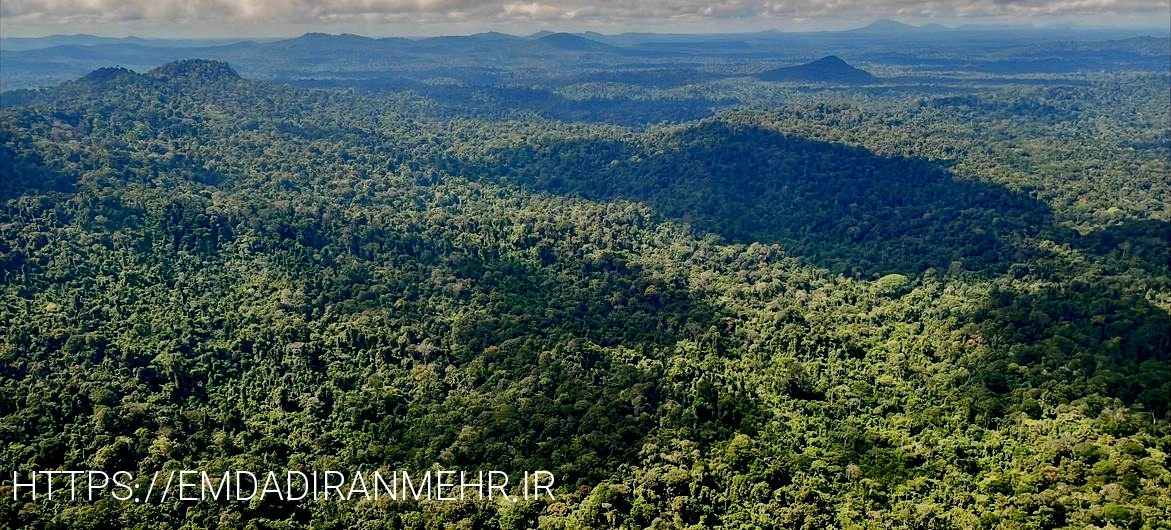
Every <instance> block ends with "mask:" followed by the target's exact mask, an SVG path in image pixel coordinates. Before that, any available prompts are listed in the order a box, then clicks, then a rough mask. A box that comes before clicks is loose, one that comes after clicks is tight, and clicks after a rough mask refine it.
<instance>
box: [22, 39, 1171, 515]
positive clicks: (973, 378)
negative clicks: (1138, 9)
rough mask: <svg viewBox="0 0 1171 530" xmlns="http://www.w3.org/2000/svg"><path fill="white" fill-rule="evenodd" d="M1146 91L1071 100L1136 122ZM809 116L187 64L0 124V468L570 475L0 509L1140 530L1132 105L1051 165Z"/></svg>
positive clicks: (891, 128) (1151, 322) (1152, 323)
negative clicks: (526, 482)
mask: <svg viewBox="0 0 1171 530" xmlns="http://www.w3.org/2000/svg"><path fill="white" fill-rule="evenodd" d="M1156 81H1157V80H1156ZM1156 81H1152V80H1151V79H1150V78H1144V77H1138V78H1125V77H1123V78H1119V79H1116V80H1112V81H1111V83H1115V82H1116V83H1117V87H1114V86H1113V85H1110V86H1106V85H1093V86H1090V87H1087V88H1083V89H1079V91H1077V92H1076V93H1075V94H1072V96H1073V100H1074V101H1081V100H1082V99H1084V100H1086V101H1096V102H1097V106H1087V107H1086V108H1087V109H1089V110H1087V111H1086V112H1093V113H1096V112H1099V111H1097V110H1093V109H1097V108H1098V107H1100V106H1105V105H1117V106H1121V107H1126V108H1144V109H1146V108H1148V106H1149V105H1148V104H1149V103H1150V100H1151V98H1153V97H1154V95H1155V92H1153V91H1151V86H1152V84H1157V83H1156ZM1114 88H1119V89H1120V90H1114ZM758 89H760V88H759V87H758ZM760 90H764V89H760ZM1164 95H1165V94H1164ZM1034 96H1036V94H1032V95H1030V94H1017V93H1013V92H1009V93H1001V92H995V93H993V94H991V95H990V96H987V97H990V98H992V99H1005V100H1014V98H1017V99H1021V98H1024V99H1027V98H1028V97H1034ZM820 97H822V96H817V97H811V98H810V99H807V100H798V101H795V102H794V103H793V105H792V106H791V107H787V108H785V109H781V110H777V109H773V110H768V111H743V112H735V113H727V114H724V115H721V116H719V117H718V118H716V119H711V120H706V121H702V122H698V123H692V124H687V125H682V126H673V127H665V128H652V129H649V130H645V131H634V130H628V129H622V128H617V127H611V126H600V125H589V126H583V125H571V124H556V123H550V122H539V121H524V122H502V123H497V122H485V121H476V120H462V119H452V120H446V119H445V120H433V119H430V118H428V117H427V116H428V114H427V113H420V112H418V109H417V108H416V107H414V106H413V105H415V104H416V103H417V102H411V101H406V100H403V99H396V98H395V97H394V96H393V95H378V96H362V95H357V94H353V93H348V92H329V91H310V90H301V89H293V88H289V87H281V86H276V85H268V84H264V83H258V82H253V81H248V80H245V79H240V78H239V77H238V76H236V75H235V72H234V71H233V70H231V69H230V68H228V67H226V66H225V65H223V64H219V63H207V62H185V63H179V64H175V65H170V66H168V67H164V68H160V69H159V70H157V71H154V72H150V73H147V74H142V75H140V74H134V73H130V72H125V71H117V70H111V71H102V72H97V73H95V74H94V75H93V76H90V77H89V78H85V79H82V80H79V81H77V82H74V83H70V84H66V85H63V86H62V87H59V88H57V89H54V90H51V91H47V92H44V93H38V94H36V95H35V96H33V97H31V100H30V101H29V102H28V103H26V104H23V105H20V106H15V107H12V108H7V109H4V110H3V111H0V171H2V172H3V173H2V174H0V182H2V186H3V187H2V188H0V199H2V200H3V202H2V203H0V232H2V233H3V237H2V238H0V387H2V390H0V460H3V461H5V462H12V467H13V468H14V469H15V470H16V471H20V472H27V471H29V470H34V469H36V470H39V469H58V468H60V469H103V470H110V471H113V470H120V469H129V470H137V471H141V472H143V473H151V472H154V471H157V470H167V469H177V468H186V469H203V470H209V471H213V470H223V469H256V470H268V469H282V468H286V467H287V468H294V469H311V468H315V469H350V470H357V469H363V470H368V469H387V470H391V469H411V470H425V469H430V468H433V467H435V466H441V467H445V468H453V469H467V470H474V469H502V470H507V471H513V472H523V471H524V470H536V469H547V470H550V471H552V472H554V473H555V474H556V477H557V488H556V494H557V498H556V499H555V500H544V499H542V500H538V501H523V502H519V503H516V504H503V503H501V504H497V503H490V502H471V501H468V502H459V503H421V504H419V503H407V502H399V503H394V502H379V503H375V502H364V501H351V502H346V503H295V502H290V503H282V502H265V503H260V502H256V503H251V504H247V503H220V504H217V503H212V502H199V503H180V502H177V501H168V502H166V503H162V504H151V503H148V504H134V503H132V502H124V503H121V502H117V501H115V500H113V499H109V498H106V499H103V500H102V501H101V502H96V503H92V504H89V503H69V502H40V501H38V502H36V503H28V504H26V503H24V502H12V501H10V500H5V501H3V503H0V520H4V521H13V522H14V523H13V524H14V525H15V526H22V527H37V528H57V527H67V526H68V527H75V526H77V525H80V524H83V522H85V521H94V522H95V523H93V524H94V525H95V526H100V525H113V526H119V527H125V528H187V527H223V528H309V527H313V528H350V527H359V526H361V527H374V528H451V527H471V528H532V527H542V528H564V529H571V528H583V529H584V528H713V527H723V528H767V527H782V528H803V527H812V528H830V527H841V528H891V527H893V528H920V527H922V528H984V527H987V528H992V527H998V526H999V527H1011V528H1017V527H1022V528H1024V527H1028V528H1088V527H1107V526H1108V525H1113V526H1115V527H1119V528H1157V527H1159V526H1160V525H1166V524H1167V523H1168V521H1169V520H1171V515H1169V514H1168V506H1167V499H1168V498H1171V471H1169V470H1168V460H1167V455H1168V454H1171V427H1169V423H1168V421H1169V420H1171V417H1169V416H1168V415H1169V414H1171V412H1169V407H1168V400H1167V396H1168V395H1171V375H1169V374H1171V369H1169V363H1171V359H1169V358H1168V355H1169V353H1168V352H1171V336H1169V334H1171V331H1169V330H1171V318H1169V316H1168V311H1169V309H1171V296H1169V295H1168V292H1169V291H1168V278H1167V264H1166V262H1160V261H1159V260H1160V259H1161V257H1162V256H1163V253H1164V252H1166V244H1165V240H1164V239H1161V238H1160V237H1159V236H1160V230H1162V229H1163V228H1164V227H1165V226H1166V223H1167V222H1168V218H1167V211H1166V210H1165V208H1162V204H1163V203H1161V202H1160V201H1161V200H1162V198H1164V197H1165V195H1163V194H1165V193H1166V189H1167V188H1166V186H1167V183H1166V182H1165V180H1162V181H1161V180H1160V178H1161V176H1162V177H1165V175H1166V172H1165V170H1166V167H1167V166H1166V161H1165V160H1162V159H1160V158H1159V156H1160V152H1159V151H1158V150H1157V149H1154V150H1148V151H1143V150H1131V151H1128V150H1126V148H1122V147H1119V146H1118V145H1117V142H1118V141H1119V138H1115V137H1112V136H1110V135H1109V134H1107V133H1108V132H1110V131H1116V130H1122V129H1124V128H1126V127H1128V126H1130V125H1133V124H1128V123H1126V122H1118V121H1110V120H1111V119H1113V118H1110V116H1109V115H1108V114H1109V113H1106V112H1102V113H1101V114H1098V115H1096V116H1095V117H1094V122H1095V123H1096V124H1097V125H1096V126H1097V127H1099V128H1100V130H1099V132H1098V133H1094V134H1089V133H1086V135H1085V136H1080V137H1077V138H1076V139H1075V140H1074V141H1076V142H1080V143H1081V144H1082V145H1083V148H1082V149H1080V150H1077V151H1073V152H1071V150H1072V149H1073V148H1071V147H1068V146H1063V145H1060V143H1059V142H1057V140H1056V139H1055V138H1057V137H1056V136H1052V135H1051V133H1050V132H1048V129H1045V128H1043V127H1041V125H1040V124H1042V123H1049V122H1050V121H1052V120H1053V119H1056V118H1054V116H1053V115H1054V114H1055V113H1056V114H1058V115H1061V113H1062V112H1064V111H1062V109H1061V108H1060V107H1057V106H1055V109H1056V110H1054V111H1052V112H1050V111H1045V112H1040V111H1038V113H1039V114H1043V115H1044V116H1041V117H1037V118H1036V119H1034V118H1032V117H1029V116H1030V115H1029V114H1028V113H1024V114H1023V115H1024V116H1026V117H1025V118H1023V119H1021V120H1019V121H1003V122H1002V121H998V120H999V118H997V117H996V116H991V117H987V118H980V119H977V118H976V116H975V115H976V114H978V112H977V111H972V112H973V113H972V114H970V113H966V112H967V111H960V110H955V105H952V104H951V103H947V104H942V105H934V104H921V103H924V102H921V101H919V98H917V97H916V98H910V99H907V98H900V97H892V98H888V99H881V98H875V99H866V98H863V99H862V100H852V99H850V98H849V97H846V96H842V99H841V100H840V101H836V102H831V103H826V102H825V101H817V100H816V99H817V98H820ZM949 97H950V96H949ZM1078 98H1082V99H1078ZM1022 101H1023V99H1022ZM937 103H938V102H937ZM1022 104H1023V103H1022ZM1046 104H1053V105H1061V103H1060V102H1052V101H1051V102H1049V103H1046ZM965 105H966V103H965ZM1066 110H1068V109H1066ZM1012 112H1014V113H1015V112H1023V111H1020V109H1018V110H1014V111H1012ZM1155 112H1163V114H1164V115H1166V109H1163V110H1162V111H1158V110H1156V111H1155ZM1070 116H1072V115H1066V118H1069V119H1077V120H1082V119H1083V118H1082V117H1080V116H1079V117H1076V118H1073V117H1070ZM1061 119H1065V118H1061ZM1087 119H1088V118H1087ZM973 120H975V121H973ZM979 120H985V121H979ZM1059 121H1060V120H1059ZM1156 121H1157V120H1156ZM896 124H897V125H896ZM1140 125H1141V124H1140ZM1156 125H1157V123H1155V124H1154V125H1152V124H1147V126H1146V127H1145V128H1143V127H1140V128H1138V130H1136V131H1135V132H1132V133H1128V134H1129V135H1130V136H1129V137H1127V138H1126V139H1124V140H1126V141H1129V140H1136V139H1141V138H1146V137H1147V136H1151V137H1155V135H1154V134H1152V133H1151V130H1150V129H1151V128H1152V127H1154V126H1156ZM984 128H988V129H984ZM990 131H991V132H990ZM1010 133H1011V134H1010ZM1111 142H1114V143H1111ZM1014 145H1015V146H1016V147H1012V146H1014ZM954 146H961V147H962V149H961V151H962V152H959V153H956V152H952V151H951V150H953V149H956V148H955V147H954ZM1084 146H1094V147H1095V149H1088V148H1084ZM1023 149H1027V150H1028V151H1029V153H1030V154H1029V155H1028V156H1025V155H1024V154H1023V153H1020V152H1019V151H1020V150H1023ZM1001 152H1003V153H1008V154H1005V155H1004V156H1003V157H1001V156H995V153H1001ZM942 154H949V156H951V157H952V160H951V161H950V162H949V161H947V160H943V157H942V156H940V155H942ZM1074 154H1076V155H1078V156H1073V155H1074ZM1073 169H1077V172H1079V173H1083V174H1084V175H1085V178H1081V179H1071V178H1065V176H1063V175H1066V173H1070V172H1071V170H1073ZM1067 170H1070V171H1067ZM1160 171H1162V173H1160ZM1066 176H1067V175H1066ZM1059 177H1060V178H1059ZM1124 179H1129V180H1127V182H1130V183H1131V184H1130V185H1131V187H1130V188H1128V189H1127V190H1126V191H1125V192H1118V191H1108V192H1103V193H1099V191H1101V190H1110V189H1113V186H1115V185H1116V184H1117V183H1118V182H1121V181H1123V180H1124ZM1106 204H1116V205H1117V208H1118V210H1117V211H1116V212H1113V213H1108V212H1106V211H1105V209H1104V208H1101V207H1102V206H1104V205H1106ZM1087 205H1088V206H1087ZM5 492H9V493H10V490H7V489H4V488H3V487H0V494H3V495H0V497H4V498H5V499H11V496H10V495H8V494H7V493H5Z"/></svg>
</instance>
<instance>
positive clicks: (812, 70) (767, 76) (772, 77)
mask: <svg viewBox="0 0 1171 530" xmlns="http://www.w3.org/2000/svg"><path fill="white" fill-rule="evenodd" d="M757 78H759V79H761V80H763V81H776V82H795V83H832V84H843V85H845V84H850V85H853V84H866V83H875V82H878V81H879V79H878V78H877V77H874V76H873V75H871V74H870V72H867V71H865V70H860V69H858V68H854V67H853V66H850V65H849V64H846V61H843V60H841V59H840V58H838V57H835V56H833V55H831V56H829V57H823V58H821V59H818V60H816V61H813V62H811V63H806V64H802V65H799V66H789V67H785V68H777V69H774V70H769V71H767V72H762V73H760V74H759V75H757Z"/></svg>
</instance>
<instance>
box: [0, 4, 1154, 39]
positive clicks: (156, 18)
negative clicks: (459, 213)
mask: <svg viewBox="0 0 1171 530" xmlns="http://www.w3.org/2000/svg"><path fill="white" fill-rule="evenodd" d="M879 18H893V19H897V20H900V21H904V22H910V23H923V22H938V23H943V24H949V25H958V24H1002V23H1009V24H1033V25H1053V24H1062V25H1063V24H1077V25H1095V26H1102V25H1107V26H1145V27H1157V28H1163V27H1168V26H1171V0H714V1H705V0H328V1H314V0H0V35H2V36H4V37H18V36H36V35H46V34H55V33H92V34H99V35H111V36H123V35H130V34H135V35H140V36H174V37H178V36H223V37H230V36H256V37H264V36H290V35H298V34H301V33H304V32H306V31H329V32H342V31H350V32H354V33H360V34H364V35H377V36H381V35H426V34H431V35H434V34H456V33H471V32H477V31H486V30H496V31H506V32H510V33H525V32H529V31H535V30H538V29H556V30H572V31H578V30H595V31H601V32H607V33H615V32H622V31H734V30H763V29H782V30H795V31H799V30H819V29H842V28H847V27H855V26H858V25H861V24H865V23H867V22H870V21H873V20H875V19H879Z"/></svg>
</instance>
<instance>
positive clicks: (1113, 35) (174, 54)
mask: <svg viewBox="0 0 1171 530" xmlns="http://www.w3.org/2000/svg"><path fill="white" fill-rule="evenodd" d="M1079 31H1080V32H1081V33H1078V32H1079ZM1136 31H1137V30H1092V31H1091V30H1076V31H1075V30H1069V29H1064V30H1057V29H1037V28H1016V29H1012V30H1005V31H1003V32H997V31H991V30H989V29H987V28H980V29H965V28H946V27H943V26H937V25H926V26H911V25H907V24H903V23H900V22H895V21H891V20H881V21H878V22H875V23H873V24H870V25H868V26H866V27H863V28H858V29H855V30H850V31H838V32H814V33H788V32H782V31H764V32H755V33H728V34H655V33H625V34H621V35H602V34H599V33H594V32H585V33H557V32H551V31H541V32H537V33H534V34H531V35H527V36H514V35H508V34H505V33H499V32H484V33H477V34H473V35H459V36H444V37H427V38H404V37H382V38H378V37H367V36H361V35H354V34H340V35H336V34H327V33H306V34H304V35H302V36H300V37H296V38H292V39H281V40H264V39H259V40H234V41H225V40H214V39H212V40H207V39H204V40H185V39H142V38H137V37H125V38H109V37H95V36H92V35H59V36H52V37H43V38H32V39H22V38H5V39H0V61H2V62H3V68H2V69H0V91H4V90H12V89H19V88H35V87H43V86H51V85H55V84H58V83H61V82H64V81H67V80H70V79H77V78H79V77H81V76H84V75H86V74H87V73H89V72H91V71H93V70H95V69H98V68H102V67H110V66H121V67H124V68H128V69H131V70H136V71H146V70H149V69H151V68H154V67H157V66H159V65H162V64H165V63H169V62H173V61H178V60H182V59H191V58H202V59H211V60H218V61H225V62H228V63H230V64H232V66H233V67H235V68H237V69H238V70H239V71H240V73H241V74H242V75H244V76H245V77H248V78H252V79H266V80H278V81H301V80H316V81H321V80H332V81H347V80H349V81H353V80H373V79H382V80H384V81H386V82H393V83H398V82H400V81H402V80H408V81H409V82H411V83H417V82H421V83H429V82H430V81H429V80H433V79H443V80H447V81H450V80H452V79H455V80H458V81H460V82H461V83H465V84H468V85H484V84H493V83H499V82H501V81H502V79H503V77H502V72H513V73H514V74H515V73H516V72H524V74H523V75H524V76H527V81H532V80H536V79H543V80H545V81H549V82H552V83H553V84H561V83H563V82H567V81H568V79H567V78H568V77H569V76H567V74H566V72H571V71H572V72H577V73H578V75H575V76H573V77H574V78H575V79H579V82H580V79H581V78H582V76H581V75H580V74H581V73H582V72H585V71H587V70H588V71H591V72H593V73H594V74H597V75H598V76H601V77H605V81H606V82H619V83H621V82H626V81H625V80H626V79H627V78H628V77H631V76H632V77H633V78H637V79H641V80H643V81H640V82H645V83H647V84H652V85H654V86H659V87H661V86H668V85H671V86H677V85H681V84H686V83H689V82H694V81H695V80H697V79H698V78H700V77H702V78H705V79H710V78H719V77H737V76H746V75H751V74H749V73H746V71H745V70H744V69H740V68H731V67H729V66H728V65H732V64H744V65H756V64H760V65H765V64H768V65H777V64H794V63H796V62H797V61H799V60H804V59H805V58H808V57H817V56H837V57H850V58H851V60H857V61H865V62H866V63H868V64H880V65H884V66H893V67H895V68H897V69H900V70H902V71H904V72H912V74H907V75H914V73H915V72H920V71H923V72H956V71H962V72H983V73H990V74H996V75H1005V74H1009V75H1011V74H1024V73H1063V72H1085V71H1166V69H1167V64H1168V60H1169V59H1168V50H1169V49H1171V39H1168V38H1166V37H1162V36H1155V37H1150V36H1148V37H1135V36H1134V35H1131V34H1133V33H1136ZM1128 32H1129V33H1128ZM1127 35H1130V36H1127ZM908 43H911V44H910V46H908ZM616 65H623V67H622V68H615V66H616ZM583 69H584V70H583ZM599 69H600V70H605V73H604V74H602V73H598V72H596V70H599ZM663 70H671V71H672V72H674V73H669V72H666V71H663ZM751 71H759V67H758V68H755V69H749V70H748V72H751ZM679 72H684V73H685V74H680V73H679ZM697 72H700V73H701V74H702V75H700V74H697ZM697 76H698V77H697ZM601 77H599V80H601ZM391 78H393V79H391ZM563 78H565V79H563ZM759 78H761V79H765V80H770V81H792V82H825V83H831V84H867V83H873V82H875V79H874V78H873V77H872V76H870V74H868V73H866V72H863V71H860V70H857V69H856V68H853V67H851V66H849V65H847V64H845V63H844V62H841V61H840V60H837V61H829V62H824V63H823V62H817V63H812V64H809V65H802V66H798V67H789V68H781V69H777V70H775V71H770V72H764V73H762V74H759ZM516 79H517V78H516V77H515V75H513V76H512V80H513V81H516ZM383 84H385V83H383Z"/></svg>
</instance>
